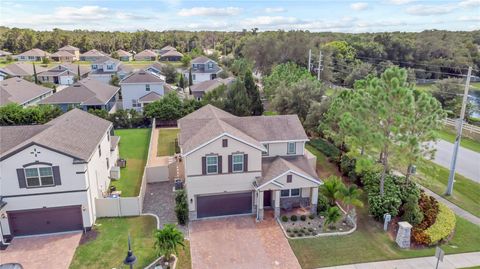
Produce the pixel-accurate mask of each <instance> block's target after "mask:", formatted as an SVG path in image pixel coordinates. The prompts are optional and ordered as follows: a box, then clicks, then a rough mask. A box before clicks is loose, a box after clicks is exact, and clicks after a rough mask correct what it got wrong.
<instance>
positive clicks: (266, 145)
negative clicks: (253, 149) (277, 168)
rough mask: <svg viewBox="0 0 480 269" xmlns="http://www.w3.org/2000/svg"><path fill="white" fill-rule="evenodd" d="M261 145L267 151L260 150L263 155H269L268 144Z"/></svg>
mask: <svg viewBox="0 0 480 269" xmlns="http://www.w3.org/2000/svg"><path fill="white" fill-rule="evenodd" d="M263 146H264V147H265V149H266V150H267V151H264V152H262V155H263V156H268V155H269V152H270V148H269V145H268V144H263Z"/></svg>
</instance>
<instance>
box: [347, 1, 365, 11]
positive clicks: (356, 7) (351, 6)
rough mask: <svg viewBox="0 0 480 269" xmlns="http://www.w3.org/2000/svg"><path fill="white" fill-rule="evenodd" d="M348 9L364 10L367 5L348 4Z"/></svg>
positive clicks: (363, 3)
mask: <svg viewBox="0 0 480 269" xmlns="http://www.w3.org/2000/svg"><path fill="white" fill-rule="evenodd" d="M350 8H351V9H353V10H356V11H360V10H365V9H367V8H368V4H367V3H365V2H357V3H353V4H350Z"/></svg>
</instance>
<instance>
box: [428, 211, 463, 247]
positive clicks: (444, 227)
mask: <svg viewBox="0 0 480 269" xmlns="http://www.w3.org/2000/svg"><path fill="white" fill-rule="evenodd" d="M438 209H439V210H438V215H437V219H436V220H435V223H434V224H433V225H432V226H430V227H429V228H428V229H427V230H425V235H426V236H427V237H428V244H429V245H434V244H436V243H438V242H439V241H440V240H443V239H445V238H447V237H448V236H449V235H450V234H452V232H453V230H454V229H455V224H456V221H457V220H456V218H455V213H453V211H452V210H451V209H450V208H448V207H447V206H446V205H444V204H442V203H439V204H438Z"/></svg>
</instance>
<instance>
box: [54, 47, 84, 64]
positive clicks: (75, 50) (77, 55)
mask: <svg viewBox="0 0 480 269" xmlns="http://www.w3.org/2000/svg"><path fill="white" fill-rule="evenodd" d="M58 51H59V52H60V51H65V52H68V53H70V54H72V55H73V61H78V60H80V49H79V48H77V47H74V46H72V45H66V46H63V47H61V48H59V49H58Z"/></svg>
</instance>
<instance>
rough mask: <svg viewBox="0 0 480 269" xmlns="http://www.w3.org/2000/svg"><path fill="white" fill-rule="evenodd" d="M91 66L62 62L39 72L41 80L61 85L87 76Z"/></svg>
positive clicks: (70, 83)
mask: <svg viewBox="0 0 480 269" xmlns="http://www.w3.org/2000/svg"><path fill="white" fill-rule="evenodd" d="M89 72H90V66H86V65H76V64H71V63H62V64H59V65H57V66H54V67H52V68H50V69H48V70H46V71H44V72H40V73H38V72H37V77H38V79H39V80H40V81H41V82H51V83H54V84H59V85H72V84H73V83H74V82H75V81H76V80H78V79H82V78H86V77H87V76H88V73H89Z"/></svg>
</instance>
